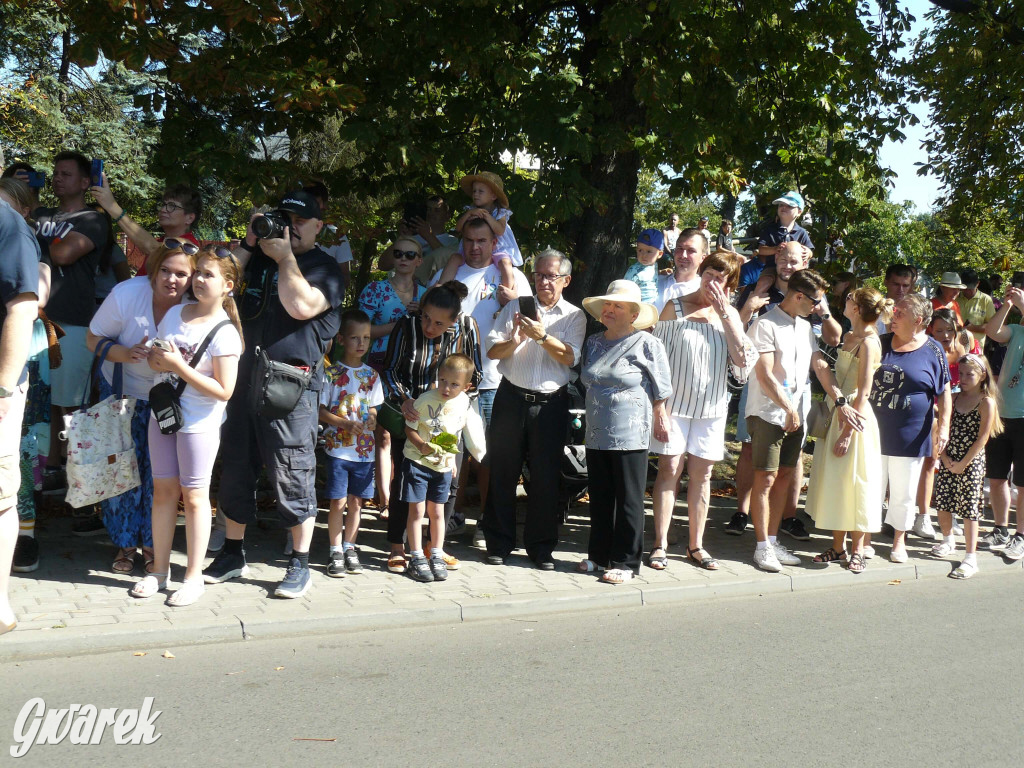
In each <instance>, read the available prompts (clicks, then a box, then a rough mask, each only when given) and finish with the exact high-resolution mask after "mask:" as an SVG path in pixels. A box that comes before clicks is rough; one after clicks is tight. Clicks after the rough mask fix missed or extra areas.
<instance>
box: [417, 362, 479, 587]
mask: <svg viewBox="0 0 1024 768" xmlns="http://www.w3.org/2000/svg"><path fill="white" fill-rule="evenodd" d="M475 372H476V366H475V365H474V363H473V361H472V360H471V359H470V358H469V357H467V356H466V355H462V354H454V355H449V356H448V357H446V358H445V360H444V362H443V363H441V367H440V368H438V371H437V386H436V387H435V388H434V389H431V390H429V391H427V392H424V393H423V394H422V395H420V396H419V397H417V398H416V402H415V403H414V408H415V409H416V412H417V414H418V415H419V418H417V419H416V420H415V421H409V420H406V422H405V435H406V442H405V449H404V451H403V456H404V458H403V460H402V470H401V487H402V501H405V502H408V504H409V524H408V527H407V528H406V535H407V537H408V539H409V551H410V556H411V560H410V561H409V567H408V574H409V576H410V577H412V578H413V579H415V580H416V581H444V580H445V579H447V578H448V564H447V562H446V558H445V552H444V534H445V521H444V505H445V502H446V501H447V500H448V496H449V492H450V490H451V483H452V474H453V472H454V471H455V455H456V453H457V452H458V450H459V447H458V446H459V435H461V434H464V436H465V440H466V447H467V448H469V452H470V453H471V454H472V455H473V458H475V459H476V460H477V461H482V460H483V457H484V452H485V450H486V449H485V443H484V425H483V420H482V419H481V418H480V414H479V413H478V412H477V410H476V409H475V408H473V406H472V404H471V403H470V401H469V395H467V394H466V391H467V390H468V389H469V388H470V387H471V386H472V384H473V374H474V373H475ZM463 430H465V431H463ZM424 511H425V512H426V514H427V517H428V518H429V519H430V543H431V551H430V560H429V561H428V560H427V558H426V556H425V555H424V554H423V531H422V528H421V526H422V523H423V514H424ZM452 559H453V560H454V558H452ZM455 562H456V564H457V562H458V561H455Z"/></svg>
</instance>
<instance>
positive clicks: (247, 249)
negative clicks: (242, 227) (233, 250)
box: [238, 239, 256, 253]
mask: <svg viewBox="0 0 1024 768" xmlns="http://www.w3.org/2000/svg"><path fill="white" fill-rule="evenodd" d="M238 247H239V248H241V249H242V250H243V251H245V252H246V253H252V252H253V251H255V250H256V246H255V245H249V244H248V243H247V242H245V240H244V239H243V240H242V241H241V242H240V243H239V244H238Z"/></svg>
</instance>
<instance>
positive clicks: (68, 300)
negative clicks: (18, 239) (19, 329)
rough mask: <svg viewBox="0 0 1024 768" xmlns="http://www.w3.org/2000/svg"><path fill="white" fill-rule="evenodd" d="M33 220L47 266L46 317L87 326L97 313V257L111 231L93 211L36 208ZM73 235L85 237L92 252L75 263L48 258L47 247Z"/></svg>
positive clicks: (48, 249)
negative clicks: (48, 290)
mask: <svg viewBox="0 0 1024 768" xmlns="http://www.w3.org/2000/svg"><path fill="white" fill-rule="evenodd" d="M35 220H36V238H37V239H38V240H39V245H40V247H41V248H42V251H43V262H44V263H45V264H49V265H50V299H49V301H47V302H46V315H47V317H49V318H50V319H51V320H53V321H55V322H57V323H65V324H67V325H77V326H82V327H84V326H87V325H89V321H90V320H91V319H92V316H93V314H94V313H95V311H96V269H97V268H98V267H99V263H100V254H101V253H103V251H104V250H106V247H107V242H108V234H109V231H110V227H108V226H107V219H106V217H105V216H104V215H103V214H102V213H98V212H97V211H94V210H92V208H83V209H82V210H80V211H75V212H74V213H64V212H62V211H60V210H58V209H57V208H39V209H38V210H37V211H36V212H35ZM73 232H77V233H78V234H80V235H84V236H85V237H87V238H88V239H89V241H90V242H91V243H92V244H93V249H92V250H91V251H88V252H87V253H85V254H84V255H82V256H81V257H80V258H79V259H77V260H76V261H75V263H74V264H63V265H60V264H54V263H53V261H52V260H51V259H50V247H51V246H52V245H54V244H56V243H60V242H62V241H63V240H66V239H67V237H68V236H69V235H71V233H73Z"/></svg>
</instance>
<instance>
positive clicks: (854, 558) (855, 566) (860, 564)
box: [846, 552, 864, 573]
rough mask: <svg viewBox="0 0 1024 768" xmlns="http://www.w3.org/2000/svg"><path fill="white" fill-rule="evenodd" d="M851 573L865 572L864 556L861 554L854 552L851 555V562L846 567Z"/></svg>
mask: <svg viewBox="0 0 1024 768" xmlns="http://www.w3.org/2000/svg"><path fill="white" fill-rule="evenodd" d="M846 567H847V568H848V569H849V571H850V573H863V572H864V555H862V554H860V553H859V552H854V553H853V554H852V555H850V562H849V564H848V565H847V566H846Z"/></svg>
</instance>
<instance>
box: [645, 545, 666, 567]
mask: <svg viewBox="0 0 1024 768" xmlns="http://www.w3.org/2000/svg"><path fill="white" fill-rule="evenodd" d="M655 552H661V556H660V557H655V556H654V553H655ZM647 565H649V566H650V567H651V568H652V569H654V570H655V571H664V570H665V569H666V568H668V553H667V552H666V551H665V548H664V547H655V548H654V549H652V550H651V554H650V555H648V556H647Z"/></svg>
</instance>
